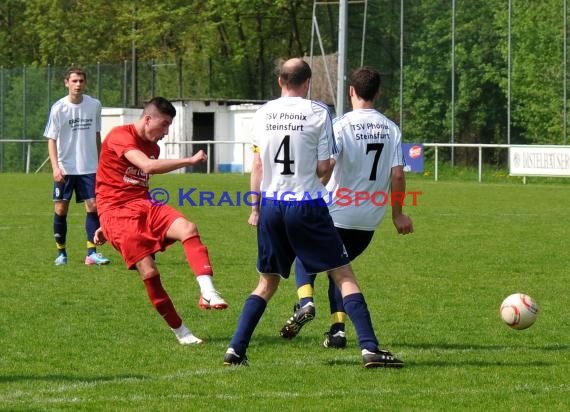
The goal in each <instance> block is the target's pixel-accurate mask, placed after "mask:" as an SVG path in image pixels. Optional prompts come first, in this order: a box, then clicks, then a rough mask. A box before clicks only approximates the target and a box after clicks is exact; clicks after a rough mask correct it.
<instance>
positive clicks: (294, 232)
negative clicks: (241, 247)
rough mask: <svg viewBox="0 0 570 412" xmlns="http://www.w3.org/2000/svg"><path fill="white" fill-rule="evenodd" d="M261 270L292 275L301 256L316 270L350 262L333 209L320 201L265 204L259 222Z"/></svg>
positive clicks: (306, 264)
mask: <svg viewBox="0 0 570 412" xmlns="http://www.w3.org/2000/svg"><path fill="white" fill-rule="evenodd" d="M257 250H258V252H257V270H258V271H259V272H260V273H266V274H278V275H280V276H281V277H283V278H288V277H289V273H290V271H291V265H292V263H293V261H294V260H295V258H298V259H299V260H300V261H301V262H302V263H303V266H305V267H306V268H307V270H310V271H311V272H312V273H319V272H326V271H327V270H330V269H335V268H338V267H341V266H345V265H347V264H349V263H350V260H349V258H348V254H347V253H346V249H345V248H344V245H343V243H342V240H341V238H340V236H339V234H338V232H337V230H336V228H335V227H334V224H333V221H332V218H331V216H330V214H329V209H328V207H327V206H326V205H324V204H323V205H321V204H318V202H312V201H307V202H299V201H291V202H287V201H275V202H273V201H270V202H265V203H263V204H262V206H261V208H260V211H259V222H258V225H257Z"/></svg>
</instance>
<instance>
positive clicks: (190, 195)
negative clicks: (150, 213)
mask: <svg viewBox="0 0 570 412" xmlns="http://www.w3.org/2000/svg"><path fill="white" fill-rule="evenodd" d="M177 192H178V193H177V196H174V199H173V202H176V206H180V207H182V206H194V207H200V206H256V205H262V206H263V205H265V204H268V203H271V202H273V203H274V204H277V202H288V203H290V204H293V203H299V202H313V203H314V204H315V205H326V206H330V205H332V204H333V203H334V204H336V205H337V206H360V205H363V204H365V203H366V202H370V203H372V204H373V205H374V206H378V207H382V206H386V205H390V206H394V205H396V204H400V205H402V206H417V204H418V196H420V195H421V194H422V192H421V191H419V192H418V191H407V192H389V193H386V192H383V191H376V192H366V191H354V190H352V189H349V188H339V189H338V190H337V191H336V192H334V193H333V192H323V193H321V192H318V193H317V199H314V198H313V197H314V196H311V194H310V193H308V192H304V193H295V192H282V193H278V192H261V197H260V193H259V192H255V191H251V190H250V191H247V192H241V191H239V190H238V191H235V192H228V191H222V192H221V193H219V192H218V193H216V192H212V191H208V190H198V189H197V188H191V189H183V188H178V191H177ZM253 199H255V200H253ZM148 201H149V202H150V203H151V204H152V205H153V206H164V205H167V204H170V201H171V194H170V192H169V191H168V190H166V189H163V188H161V187H157V188H154V189H151V190H149V192H148Z"/></svg>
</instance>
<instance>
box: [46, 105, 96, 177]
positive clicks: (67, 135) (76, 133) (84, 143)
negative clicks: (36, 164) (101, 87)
mask: <svg viewBox="0 0 570 412" xmlns="http://www.w3.org/2000/svg"><path fill="white" fill-rule="evenodd" d="M100 131H101V102H99V100H97V99H95V98H93V97H91V96H88V95H86V94H84V95H83V100H82V102H81V103H79V104H74V103H71V102H70V101H69V98H68V97H67V96H65V97H63V98H61V99H59V100H58V101H57V102H55V103H54V104H53V106H52V107H51V110H50V114H49V119H48V123H47V125H46V129H45V131H44V136H45V137H47V138H48V139H54V140H56V141H57V159H58V163H59V167H60V168H61V169H62V170H63V172H64V174H66V175H84V174H90V173H95V172H97V164H98V161H99V154H98V152H97V140H96V136H97V133H98V132H100Z"/></svg>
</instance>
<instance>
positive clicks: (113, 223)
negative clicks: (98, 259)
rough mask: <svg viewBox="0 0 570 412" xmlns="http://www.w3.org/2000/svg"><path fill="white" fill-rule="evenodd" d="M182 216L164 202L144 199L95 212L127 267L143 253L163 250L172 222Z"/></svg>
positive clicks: (170, 242) (168, 242)
mask: <svg viewBox="0 0 570 412" xmlns="http://www.w3.org/2000/svg"><path fill="white" fill-rule="evenodd" d="M180 217H181V218H184V219H186V217H185V216H184V215H183V214H182V213H180V212H179V211H177V210H176V209H173V208H172V207H170V206H168V205H163V206H155V205H154V206H153V205H152V203H151V202H149V201H148V200H146V199H141V200H136V201H132V202H129V203H128V204H126V205H123V206H121V207H120V208H117V209H112V210H109V211H107V212H105V213H103V214H102V215H101V216H99V220H100V222H101V227H102V228H103V233H104V234H105V237H106V238H107V241H108V242H109V243H111V244H112V245H113V247H114V248H115V249H117V250H118V251H119V252H120V253H121V255H122V256H123V259H124V260H125V263H126V264H127V267H128V268H129V269H134V268H135V263H137V262H138V261H140V260H142V259H143V258H145V257H146V256H152V255H154V254H155V253H156V252H162V251H164V250H165V249H166V248H167V247H168V246H170V245H171V244H173V243H174V242H175V241H174V240H169V239H166V232H167V231H168V229H170V226H171V225H172V222H174V221H175V220H176V219H178V218H180Z"/></svg>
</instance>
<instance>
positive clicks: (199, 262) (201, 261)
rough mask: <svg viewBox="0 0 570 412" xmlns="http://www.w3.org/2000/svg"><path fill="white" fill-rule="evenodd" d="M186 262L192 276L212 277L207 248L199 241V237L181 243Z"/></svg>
mask: <svg viewBox="0 0 570 412" xmlns="http://www.w3.org/2000/svg"><path fill="white" fill-rule="evenodd" d="M182 246H183V247H184V253H185V254H186V260H187V261H188V264H189V265H190V268H192V270H193V271H194V275H196V276H202V275H210V276H212V265H211V264H210V256H209V255H208V248H207V247H206V246H204V244H203V243H202V241H201V240H200V235H198V236H192V237H189V238H188V239H186V240H185V241H183V242H182Z"/></svg>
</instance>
